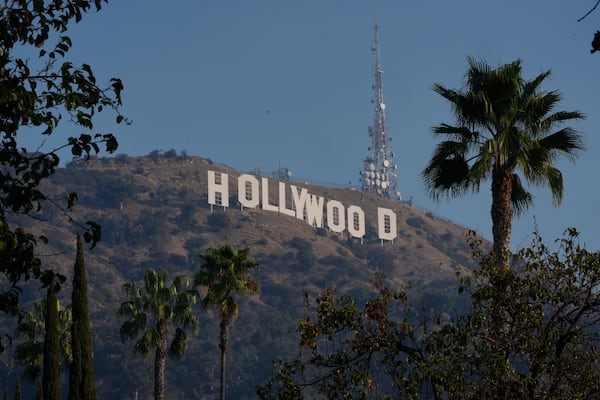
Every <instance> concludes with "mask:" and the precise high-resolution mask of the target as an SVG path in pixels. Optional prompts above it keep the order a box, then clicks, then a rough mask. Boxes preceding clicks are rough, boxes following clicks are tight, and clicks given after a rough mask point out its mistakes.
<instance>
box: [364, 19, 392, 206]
mask: <svg viewBox="0 0 600 400" xmlns="http://www.w3.org/2000/svg"><path fill="white" fill-rule="evenodd" d="M372 50H373V52H374V53H375V85H374V86H373V90H374V98H373V99H372V100H371V102H372V103H373V104H374V105H375V121H374V123H373V126H370V127H369V137H370V138H371V147H369V151H370V155H369V156H368V157H367V158H365V160H364V163H363V169H362V171H360V181H361V184H362V190H364V191H365V192H371V193H376V194H378V195H380V196H383V197H387V198H389V199H392V200H397V201H399V200H401V199H400V193H399V192H398V175H397V173H396V169H397V166H396V162H395V161H394V153H393V152H392V146H391V142H392V138H391V137H390V136H389V134H388V132H387V122H386V117H385V102H384V101H383V86H382V76H383V69H382V64H381V53H380V50H379V25H378V24H375V42H374V43H373V47H372Z"/></svg>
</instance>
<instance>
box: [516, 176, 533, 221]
mask: <svg viewBox="0 0 600 400" xmlns="http://www.w3.org/2000/svg"><path fill="white" fill-rule="evenodd" d="M510 202H511V205H512V209H513V212H514V213H515V215H516V216H519V215H522V214H523V213H524V212H525V211H526V210H527V209H528V208H529V207H530V206H531V205H532V204H533V195H532V194H531V193H529V192H528V191H527V190H526V189H525V187H524V186H523V184H522V183H521V178H519V175H517V174H513V175H512V193H511V197H510Z"/></svg>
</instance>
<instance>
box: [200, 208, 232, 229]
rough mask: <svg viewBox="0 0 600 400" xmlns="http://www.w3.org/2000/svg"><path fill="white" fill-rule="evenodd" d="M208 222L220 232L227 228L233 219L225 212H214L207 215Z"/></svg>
mask: <svg viewBox="0 0 600 400" xmlns="http://www.w3.org/2000/svg"><path fill="white" fill-rule="evenodd" d="M206 223H207V224H208V226H209V227H210V229H211V230H212V231H213V232H218V231H220V230H223V229H227V228H228V227H229V226H230V225H231V220H230V218H229V215H227V214H225V213H224V212H223V213H221V212H212V213H210V214H209V215H208V216H207V217H206Z"/></svg>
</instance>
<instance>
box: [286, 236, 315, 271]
mask: <svg viewBox="0 0 600 400" xmlns="http://www.w3.org/2000/svg"><path fill="white" fill-rule="evenodd" d="M288 244H289V246H290V247H293V248H295V249H296V250H297V251H296V262H295V266H296V268H298V269H300V270H309V269H310V268H311V267H314V266H315V264H316V263H317V257H316V256H315V254H314V252H313V244H312V243H311V242H309V241H308V240H306V239H302V238H298V237H295V238H293V239H292V240H290V241H289V243H288Z"/></svg>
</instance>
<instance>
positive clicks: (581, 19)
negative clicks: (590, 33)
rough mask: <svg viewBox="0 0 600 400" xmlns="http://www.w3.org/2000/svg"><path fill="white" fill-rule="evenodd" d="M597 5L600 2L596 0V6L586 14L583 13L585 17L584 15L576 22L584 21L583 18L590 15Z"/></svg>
mask: <svg viewBox="0 0 600 400" xmlns="http://www.w3.org/2000/svg"><path fill="white" fill-rule="evenodd" d="M598 4H600V0H597V1H596V4H594V7H592V9H591V10H589V11H588V12H586V13H585V15H584V16H583V17H581V18H579V19H578V20H577V22H581V21H583V20H584V19H585V17H587V16H588V15H590V14H591V13H592V12H594V10H595V9H596V7H598Z"/></svg>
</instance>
